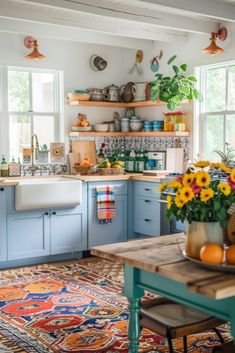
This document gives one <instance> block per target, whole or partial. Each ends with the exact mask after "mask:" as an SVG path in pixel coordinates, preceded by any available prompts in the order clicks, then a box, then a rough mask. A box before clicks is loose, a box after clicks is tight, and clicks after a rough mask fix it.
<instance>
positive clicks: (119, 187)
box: [88, 181, 127, 196]
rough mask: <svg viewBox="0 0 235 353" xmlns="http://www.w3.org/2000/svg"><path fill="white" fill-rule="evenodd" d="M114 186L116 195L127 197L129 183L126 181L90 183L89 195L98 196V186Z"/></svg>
mask: <svg viewBox="0 0 235 353" xmlns="http://www.w3.org/2000/svg"><path fill="white" fill-rule="evenodd" d="M106 185H108V186H112V187H113V188H114V194H115V195H126V194H127V182H126V181H120V182H119V181H116V182H114V181H102V182H90V183H89V185H88V190H89V195H90V196H96V188H97V187H98V186H106Z"/></svg>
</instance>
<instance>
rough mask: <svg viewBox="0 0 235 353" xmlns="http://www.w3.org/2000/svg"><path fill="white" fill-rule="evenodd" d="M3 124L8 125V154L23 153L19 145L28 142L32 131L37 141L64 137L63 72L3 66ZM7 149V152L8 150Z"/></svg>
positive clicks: (28, 144)
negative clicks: (4, 93) (4, 116)
mask: <svg viewBox="0 0 235 353" xmlns="http://www.w3.org/2000/svg"><path fill="white" fill-rule="evenodd" d="M4 73H5V75H3V76H4V78H3V87H4V88H5V87H7V90H6V91H7V94H6V95H5V97H4V98H3V108H4V113H5V114H4V115H7V119H4V121H5V122H4V125H6V122H7V123H8V126H7V127H6V129H5V130H6V131H8V146H9V148H8V151H5V153H6V154H8V157H9V158H11V157H12V156H14V157H15V158H17V157H18V156H22V149H23V148H24V147H30V146H31V136H32V134H34V133H35V134H37V136H38V140H39V144H40V146H42V145H43V144H46V145H47V146H48V147H49V146H50V142H58V141H63V131H62V130H63V129H62V126H63V124H62V120H63V118H62V109H61V106H62V105H61V101H62V99H61V98H62V97H60V96H61V93H60V92H61V89H60V84H61V79H62V73H61V72H60V71H54V70H41V69H31V68H21V67H12V66H8V67H5V68H4ZM7 152H8V153H7Z"/></svg>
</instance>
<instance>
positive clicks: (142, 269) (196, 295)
mask: <svg viewBox="0 0 235 353" xmlns="http://www.w3.org/2000/svg"><path fill="white" fill-rule="evenodd" d="M184 243H185V235H184V234H183V233H179V234H172V235H166V236H161V237H151V238H147V239H146V238H145V239H139V240H133V241H128V242H124V243H117V244H110V245H104V246H97V247H93V248H91V254H92V255H95V256H99V257H102V258H105V259H109V260H112V261H115V262H119V263H122V264H124V268H125V271H124V279H125V291H124V293H125V295H126V296H127V298H128V301H129V312H130V319H129V340H130V346H129V353H138V340H139V332H140V330H139V325H140V322H139V315H138V313H139V310H140V308H139V303H140V301H139V299H140V298H141V297H142V296H143V294H144V290H148V291H150V292H153V293H157V294H160V295H162V296H165V297H168V298H170V299H172V300H174V301H176V302H179V303H183V304H186V305H189V306H192V307H194V308H196V309H199V310H201V311H205V312H206V313H208V314H210V315H212V316H216V317H218V318H220V319H223V320H226V321H231V333H232V336H233V337H234V336H235V273H226V272H217V271H211V270H207V269H204V268H202V267H201V266H199V265H197V264H195V263H193V262H191V261H189V260H187V259H185V258H184V257H183V256H182V250H183V249H184ZM226 349H227V350H226ZM226 349H225V350H222V352H226V353H228V352H234V351H235V350H234V347H232V348H231V349H232V350H230V348H228V347H226Z"/></svg>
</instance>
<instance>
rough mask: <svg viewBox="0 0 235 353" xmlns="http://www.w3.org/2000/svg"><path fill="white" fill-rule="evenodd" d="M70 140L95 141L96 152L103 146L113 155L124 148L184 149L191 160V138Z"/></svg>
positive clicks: (78, 138)
mask: <svg viewBox="0 0 235 353" xmlns="http://www.w3.org/2000/svg"><path fill="white" fill-rule="evenodd" d="M70 140H79V141H95V143H96V151H97V152H98V151H99V149H100V147H101V144H102V143H105V144H106V145H107V146H108V149H109V153H110V154H113V153H114V151H115V150H116V149H120V148H122V147H124V148H125V150H130V149H132V148H134V149H138V148H143V149H144V150H146V151H165V150H166V148H171V147H183V149H184V159H185V160H187V159H189V154H190V150H189V149H190V139H189V137H156V136H150V137H146V136H138V137H134V136H118V137H116V136H110V137H95V136H94V137H93V136H92V137H71V138H70Z"/></svg>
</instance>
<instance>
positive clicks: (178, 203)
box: [175, 196, 185, 208]
mask: <svg viewBox="0 0 235 353" xmlns="http://www.w3.org/2000/svg"><path fill="white" fill-rule="evenodd" d="M175 204H176V206H177V207H178V208H182V207H183V206H184V204H185V201H184V200H183V198H182V197H180V196H176V197H175Z"/></svg>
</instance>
